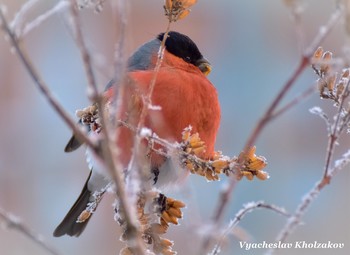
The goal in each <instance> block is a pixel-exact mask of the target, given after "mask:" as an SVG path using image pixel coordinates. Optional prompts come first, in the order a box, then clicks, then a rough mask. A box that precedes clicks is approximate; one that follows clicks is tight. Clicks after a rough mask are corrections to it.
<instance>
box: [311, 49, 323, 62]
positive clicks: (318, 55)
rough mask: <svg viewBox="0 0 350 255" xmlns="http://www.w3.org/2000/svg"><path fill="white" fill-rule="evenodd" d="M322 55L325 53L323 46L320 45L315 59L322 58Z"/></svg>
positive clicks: (314, 56) (315, 53)
mask: <svg viewBox="0 0 350 255" xmlns="http://www.w3.org/2000/svg"><path fill="white" fill-rule="evenodd" d="M322 55H323V48H322V47H318V48H317V50H316V51H315V52H314V55H313V58H314V59H315V60H320V59H321V57H322Z"/></svg>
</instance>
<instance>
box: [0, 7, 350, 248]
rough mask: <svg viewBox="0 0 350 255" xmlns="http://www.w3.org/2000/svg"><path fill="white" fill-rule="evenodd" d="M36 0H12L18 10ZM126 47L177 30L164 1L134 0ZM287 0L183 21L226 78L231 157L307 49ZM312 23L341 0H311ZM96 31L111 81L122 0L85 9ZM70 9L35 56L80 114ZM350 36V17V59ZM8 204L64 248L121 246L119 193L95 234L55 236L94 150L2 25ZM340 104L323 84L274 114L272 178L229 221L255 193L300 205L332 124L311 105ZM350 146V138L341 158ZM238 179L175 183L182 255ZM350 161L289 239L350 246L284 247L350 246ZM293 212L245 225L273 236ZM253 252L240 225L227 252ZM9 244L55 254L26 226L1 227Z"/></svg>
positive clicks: (81, 78) (247, 192)
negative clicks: (116, 211) (81, 145)
mask: <svg viewBox="0 0 350 255" xmlns="http://www.w3.org/2000/svg"><path fill="white" fill-rule="evenodd" d="M24 2H25V1H19V0H1V1H0V3H1V4H2V5H4V6H6V7H7V12H6V17H7V19H8V20H12V19H13V17H14V14H15V13H16V12H17V11H18V10H19V8H20V6H21V5H22V4H23V3H24ZM37 2H38V3H37V4H36V5H35V8H33V9H32V10H31V11H30V12H29V13H28V15H27V16H26V19H27V20H33V18H34V17H36V16H38V15H40V14H42V13H44V12H45V11H46V10H48V9H50V8H52V7H53V6H54V5H55V4H56V3H57V2H58V1H54V0H47V1H37ZM127 2H128V14H127V19H128V23H127V30H126V33H127V45H126V52H125V55H126V56H128V55H129V54H131V53H132V52H133V51H134V50H135V49H136V48H137V47H138V46H139V45H140V44H142V43H144V42H146V41H148V40H150V39H152V38H153V37H154V36H156V35H157V34H158V33H160V32H163V31H164V30H165V28H166V22H167V21H166V19H165V17H164V16H163V7H162V4H163V1H160V0H149V1H127ZM285 2H287V1H281V0H280V1H276V0H264V1H254V0H246V1H237V0H217V1H211V0H201V1H198V4H197V5H195V6H194V7H193V8H192V13H191V14H190V15H189V16H188V17H187V18H186V19H184V20H181V21H179V22H177V23H175V24H173V26H172V29H173V30H177V31H179V32H182V33H185V34H187V35H189V36H190V37H191V38H192V39H193V40H194V41H195V42H196V43H197V45H198V46H199V48H200V50H201V51H202V53H203V54H204V55H205V57H206V58H208V59H209V60H210V62H211V63H212V66H213V71H212V73H211V74H210V76H209V79H210V80H211V81H212V83H213V84H215V86H216V87H217V90H218V93H219V98H220V102H221V108H222V121H221V127H220V132H219V135H218V139H217V144H216V148H217V149H218V150H222V151H223V153H224V154H225V155H230V156H232V155H238V154H239V152H240V151H241V149H242V148H243V146H244V144H245V142H246V140H247V138H248V136H249V134H250V133H251V131H252V129H253V128H254V126H255V124H256V123H257V121H258V119H259V118H260V117H261V115H262V114H263V112H264V111H265V109H266V108H267V107H268V106H269V104H270V103H271V100H272V99H273V98H274V97H275V96H276V94H277V92H278V91H279V90H280V88H281V87H282V86H283V85H284V83H285V82H286V80H287V79H288V77H290V75H291V74H292V72H293V71H294V69H295V67H296V66H297V64H298V61H299V59H300V48H299V43H298V39H297V35H296V29H295V23H294V21H293V18H292V16H291V11H290V9H289V8H288V7H287V6H286V5H285ZM300 3H302V7H303V8H304V12H303V14H302V15H301V24H302V27H301V29H302V30H301V31H302V35H303V40H304V44H305V45H308V44H309V43H310V42H311V41H312V39H313V38H314V37H315V35H316V34H317V33H318V29H319V27H320V26H321V25H324V24H325V23H326V22H327V20H328V18H329V17H330V15H331V14H332V13H334V10H335V1H329V0H308V1H306V0H305V1H300ZM80 14H81V16H82V24H83V31H84V35H85V38H86V40H87V42H88V45H89V49H90V50H91V52H93V56H94V58H95V63H96V74H97V78H98V82H99V84H101V88H103V86H104V84H106V82H108V80H109V79H110V78H111V77H112V75H113V68H112V67H111V66H112V62H113V54H114V40H115V38H114V35H115V34H116V33H117V32H118V29H120V27H119V26H118V24H115V23H114V21H113V16H112V12H111V7H110V1H106V3H105V5H104V8H103V10H102V11H101V12H100V13H96V12H94V10H93V9H84V10H82V11H81V12H80ZM66 18H67V15H66V11H63V12H60V13H58V14H56V15H53V16H52V17H51V18H49V19H48V20H47V21H46V22H44V23H43V24H42V25H40V26H39V27H38V28H36V29H34V30H33V31H32V32H30V33H29V34H28V35H27V36H26V37H25V38H24V40H23V46H24V47H25V48H26V49H27V51H28V52H29V55H30V57H31V58H32V60H33V63H34V65H35V66H36V68H37V69H38V70H39V71H40V73H41V75H42V77H43V79H44V80H45V81H46V82H47V84H49V86H50V88H51V90H52V91H53V92H54V94H55V96H56V97H57V98H58V99H59V101H60V102H61V103H62V105H63V106H64V107H65V109H67V111H68V112H70V113H71V115H72V116H74V113H75V110H76V109H80V108H83V107H85V106H86V105H88V104H89V102H88V100H87V97H86V83H87V81H86V76H85V73H84V69H83V65H82V61H81V58H80V54H79V51H78V49H77V46H76V44H75V42H74V40H73V38H72V36H71V33H70V31H69V29H68V28H67V19H66ZM348 43H349V41H348V40H347V35H346V33H345V28H344V21H343V20H341V21H340V22H339V23H338V25H337V26H336V28H335V29H334V30H333V31H332V32H331V33H330V34H329V36H328V37H327V39H326V40H325V41H324V42H323V43H322V46H323V47H324V48H325V49H327V50H331V51H332V52H333V53H334V55H335V56H340V57H343V58H345V56H346V55H345V53H344V52H346V49H347V48H348V47H349V45H348ZM0 77H1V81H0V123H1V128H0V207H1V208H3V209H5V210H6V211H8V212H11V213H13V214H14V215H16V216H18V217H19V218H20V219H21V220H22V221H23V222H24V223H25V224H26V225H27V226H29V227H30V228H32V229H33V230H35V231H36V232H39V233H41V234H42V235H43V236H44V238H45V240H46V241H47V243H49V244H51V245H52V246H53V247H55V248H56V249H57V250H58V251H60V252H61V254H85V255H93V254H105V255H111V254H118V252H119V249H120V247H122V243H121V242H120V241H119V236H120V228H119V227H118V224H117V223H115V222H114V220H113V210H112V203H113V198H112V196H111V195H109V196H108V197H106V198H105V199H104V200H103V202H102V204H101V205H100V207H99V210H97V212H96V214H95V216H94V217H93V219H92V220H91V222H90V223H89V226H88V227H87V229H86V230H85V232H84V234H83V235H82V236H81V237H79V238H78V239H77V238H71V237H62V238H53V237H52V232H53V230H54V229H55V227H56V226H57V224H58V223H59V222H60V221H61V220H62V218H63V216H64V215H65V214H66V212H67V211H68V210H69V208H70V206H71V205H72V204H73V202H74V201H75V199H76V198H77V196H78V195H79V193H80V190H81V188H82V186H83V184H84V182H85V180H86V177H87V175H88V170H87V165H86V163H85V157H84V150H83V149H80V150H78V151H77V152H75V153H72V154H65V153H64V152H63V148H64V146H65V145H66V142H67V141H68V139H69V137H70V134H71V131H70V130H69V128H68V127H67V126H66V125H65V123H64V122H63V121H62V120H61V119H60V118H59V117H58V115H57V114H56V113H55V111H53V109H52V108H51V107H50V106H49V104H48V103H47V101H46V100H45V98H44V97H43V96H42V95H41V94H40V93H39V91H38V90H37V89H36V87H35V85H34V83H33V82H32V80H31V79H30V77H29V76H28V74H27V71H26V70H25V69H24V68H23V66H22V63H21V62H20V61H19V59H18V57H17V56H16V55H15V54H13V53H11V47H10V45H9V43H8V41H6V40H5V38H4V34H3V32H2V31H1V36H0ZM315 80H316V76H315V75H314V73H313V71H312V70H311V68H308V69H307V70H306V71H305V72H304V73H303V75H302V76H301V77H300V79H298V81H297V84H296V85H295V87H294V88H293V89H292V90H291V91H290V93H289V95H288V97H287V99H286V100H285V101H284V102H287V100H288V99H291V98H294V97H295V96H296V95H298V94H299V93H300V92H302V91H304V90H305V89H306V88H308V87H309V86H311V85H312V84H313V83H314V81H315ZM316 105H317V106H321V107H322V108H323V109H325V111H326V112H328V113H329V114H330V116H332V115H331V114H333V113H334V111H335V108H334V107H332V103H331V102H328V101H324V100H320V98H319V96H318V94H317V93H315V94H314V95H313V96H311V97H309V98H308V99H307V100H305V101H303V102H302V103H300V104H298V105H297V106H296V107H294V108H293V109H291V110H290V111H288V112H287V113H285V114H284V115H282V116H280V117H279V118H278V119H276V120H274V121H273V122H271V123H270V124H269V125H268V126H267V128H266V129H265V130H264V132H263V133H262V135H261V136H260V138H259V139H258V141H257V143H256V145H257V148H258V151H257V153H258V154H259V155H264V156H265V157H266V158H267V159H268V163H269V164H268V167H267V168H266V171H268V172H269V174H270V176H271V178H270V179H269V180H267V181H258V180H255V181H247V180H242V181H241V182H239V183H238V185H237V187H236V189H235V190H234V194H233V197H232V200H231V202H230V205H229V207H228V210H227V211H226V213H225V217H224V220H223V222H222V224H223V226H225V225H227V224H228V222H229V220H230V219H232V218H233V217H234V215H235V214H236V213H237V212H238V210H240V209H241V208H242V205H243V204H245V203H247V202H250V201H258V200H264V201H265V202H267V203H272V204H276V205H278V206H282V207H284V208H286V209H287V210H288V211H290V212H293V211H294V210H295V208H296V207H297V205H298V204H299V203H300V201H301V199H302V197H303V196H304V194H305V193H306V192H307V191H309V190H310V189H311V188H312V187H313V186H314V184H315V183H316V181H317V180H319V179H320V178H321V176H322V173H323V166H324V161H325V155H326V146H327V131H326V126H325V123H324V121H323V120H321V119H320V118H319V117H317V116H315V115H312V114H310V113H309V109H310V108H311V107H313V106H316ZM349 148H350V139H349V135H347V136H345V135H344V136H343V137H342V140H341V144H340V145H339V146H337V148H336V154H335V157H334V159H337V158H339V157H340V156H341V155H342V153H344V152H345V151H346V150H348V149H349ZM226 182H227V179H226V178H225V177H223V178H222V180H221V181H220V182H211V183H208V182H207V181H206V180H205V179H204V178H201V177H197V176H190V178H189V179H188V181H187V183H186V185H185V186H184V187H181V190H179V191H174V192H172V193H168V194H169V195H170V196H172V197H176V198H179V199H182V200H183V201H185V202H186V204H187V208H186V209H185V210H184V219H183V220H181V225H180V226H177V227H172V228H171V230H170V232H169V233H168V234H167V237H168V238H169V239H171V240H174V241H175V245H174V250H176V251H178V254H181V255H182V254H196V253H197V252H198V249H199V246H200V244H201V238H202V235H203V233H204V232H205V231H206V228H205V227H206V223H208V222H209V221H210V218H211V217H212V215H213V213H214V211H215V208H216V205H217V203H218V197H219V194H220V191H221V189H222V187H223V186H224V185H225V184H226ZM349 183H350V167H349V166H348V167H347V168H346V169H344V171H342V172H341V173H340V174H339V175H337V176H336V177H335V178H334V179H333V180H332V182H331V185H330V186H328V187H326V188H325V189H324V190H323V191H322V193H321V194H320V196H319V197H318V198H317V200H316V201H315V202H314V203H313V204H312V206H311V207H310V209H309V210H308V212H307V214H306V215H305V217H304V218H303V223H304V224H303V225H302V226H299V227H298V228H297V230H296V231H295V232H294V234H292V235H291V236H290V237H289V238H288V240H287V242H294V241H303V240H305V241H307V242H314V241H319V242H327V241H332V242H336V243H345V248H343V249H341V250H281V251H279V252H278V253H277V254H330V253H332V254H334V255H340V254H350V221H349V215H350V203H349V196H348V194H349V192H350V185H349ZM285 222H286V219H285V218H283V217H282V216H280V215H277V214H275V213H273V212H271V211H267V210H255V211H254V212H253V213H250V214H248V215H246V217H245V218H244V219H243V220H242V221H241V223H240V224H239V226H240V227H242V228H243V229H245V231H246V232H247V233H248V234H249V236H250V238H252V239H251V240H253V241H255V242H262V241H266V242H272V241H273V240H274V239H275V237H276V236H277V234H278V233H279V231H280V230H281V228H282V227H283V226H284V224H285ZM263 252H264V250H251V251H248V252H246V251H244V250H242V249H240V248H239V241H238V240H237V239H236V238H235V237H234V236H233V235H229V236H228V239H227V240H226V242H225V244H224V247H223V251H222V253H221V254H262V253H263ZM0 253H1V254H4V255H20V254H38V255H40V254H47V253H46V252H45V251H43V250H42V249H41V248H40V247H38V246H37V245H36V244H35V243H33V242H32V241H30V240H28V239H27V238H26V237H25V236H23V235H22V234H20V233H18V232H16V231H12V230H6V229H0Z"/></svg>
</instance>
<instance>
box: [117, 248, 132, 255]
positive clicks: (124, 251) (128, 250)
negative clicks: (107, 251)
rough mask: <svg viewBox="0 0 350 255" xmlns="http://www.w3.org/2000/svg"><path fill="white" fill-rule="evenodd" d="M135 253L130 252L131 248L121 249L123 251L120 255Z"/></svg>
mask: <svg viewBox="0 0 350 255" xmlns="http://www.w3.org/2000/svg"><path fill="white" fill-rule="evenodd" d="M133 254H134V253H133V252H132V251H131V250H130V248H129V247H124V248H123V249H121V251H120V252H119V255H133Z"/></svg>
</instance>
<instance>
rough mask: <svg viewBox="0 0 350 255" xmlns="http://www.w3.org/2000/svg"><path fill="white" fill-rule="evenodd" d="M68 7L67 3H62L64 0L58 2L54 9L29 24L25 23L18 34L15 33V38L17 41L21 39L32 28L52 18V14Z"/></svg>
mask: <svg viewBox="0 0 350 255" xmlns="http://www.w3.org/2000/svg"><path fill="white" fill-rule="evenodd" d="M68 6H69V2H68V1H64V0H61V1H59V2H58V3H57V4H56V5H55V6H54V7H52V8H51V9H49V10H48V11H46V12H45V13H43V14H41V15H39V16H38V17H36V18H35V19H34V20H33V21H31V22H30V23H27V24H26V25H25V26H24V28H23V30H22V31H21V32H20V33H17V37H18V38H19V39H23V38H24V37H25V36H26V35H27V34H28V33H29V32H31V31H32V30H33V29H34V28H36V27H38V26H40V25H41V24H42V23H43V22H45V21H46V20H47V19H49V18H50V17H52V16H53V15H54V14H56V13H58V12H60V11H62V10H64V9H66V8H67V7H68Z"/></svg>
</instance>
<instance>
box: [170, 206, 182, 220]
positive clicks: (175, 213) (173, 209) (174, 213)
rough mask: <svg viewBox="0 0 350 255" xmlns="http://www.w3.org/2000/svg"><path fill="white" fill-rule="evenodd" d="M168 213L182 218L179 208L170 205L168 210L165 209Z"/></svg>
mask: <svg viewBox="0 0 350 255" xmlns="http://www.w3.org/2000/svg"><path fill="white" fill-rule="evenodd" d="M167 211H168V213H169V214H170V215H173V216H175V217H176V218H180V219H181V218H182V212H181V210H180V209H179V208H174V207H170V208H169V210H167Z"/></svg>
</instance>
